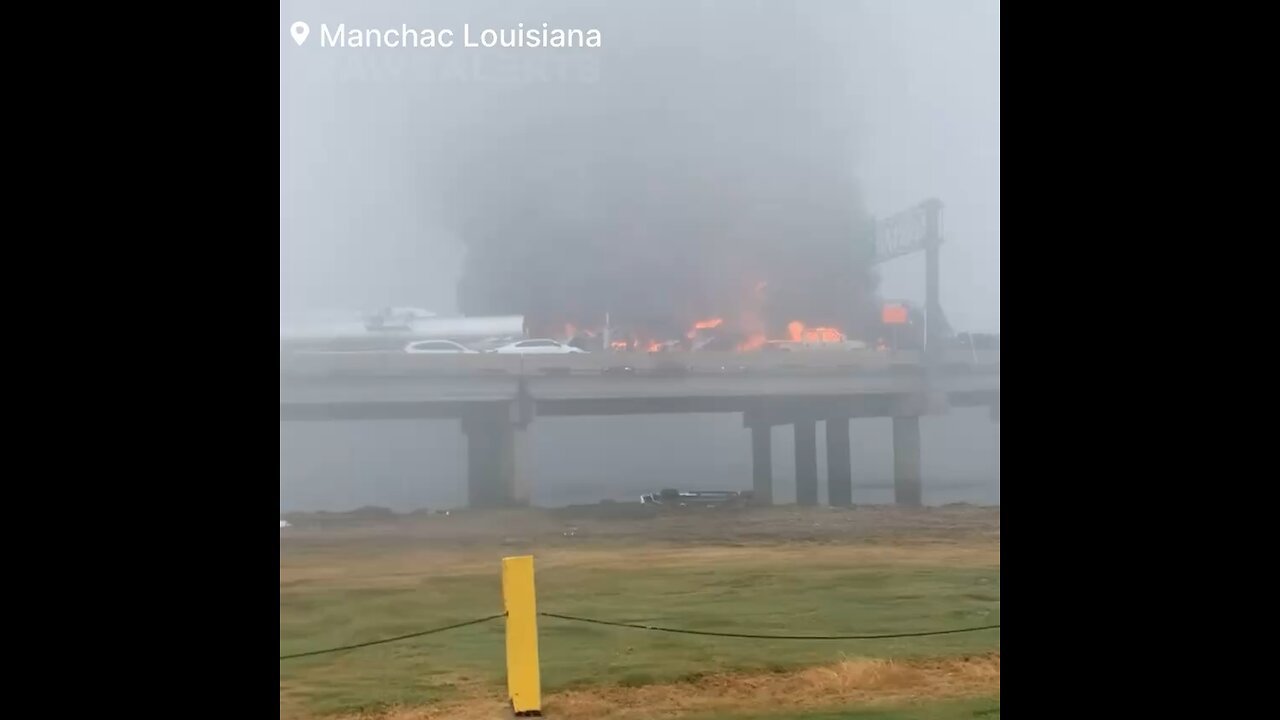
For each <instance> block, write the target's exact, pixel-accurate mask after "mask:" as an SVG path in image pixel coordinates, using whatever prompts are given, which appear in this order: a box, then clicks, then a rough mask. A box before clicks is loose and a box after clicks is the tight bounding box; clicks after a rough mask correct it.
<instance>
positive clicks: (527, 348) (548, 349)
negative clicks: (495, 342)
mask: <svg viewBox="0 0 1280 720" xmlns="http://www.w3.org/2000/svg"><path fill="white" fill-rule="evenodd" d="M489 352H495V353H503V354H511V355H568V354H570V353H585V352H586V350H583V349H581V348H576V347H573V346H572V345H565V344H564V343H562V342H558V341H556V340H548V339H546V338H537V339H534V340H520V341H519V342H513V343H508V344H507V345H503V346H502V347H498V348H494V349H493V350H490V351H489Z"/></svg>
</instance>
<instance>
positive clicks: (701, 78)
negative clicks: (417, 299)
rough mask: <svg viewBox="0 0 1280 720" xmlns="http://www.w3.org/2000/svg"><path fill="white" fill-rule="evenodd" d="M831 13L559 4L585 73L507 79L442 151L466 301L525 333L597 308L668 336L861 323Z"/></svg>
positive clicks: (862, 217)
mask: <svg viewBox="0 0 1280 720" xmlns="http://www.w3.org/2000/svg"><path fill="white" fill-rule="evenodd" d="M823 7H824V6H822V5H821V4H820V3H813V2H810V3H798V4H794V5H793V4H788V3H761V4H755V3H750V2H745V3H744V2H733V3H727V2H726V3H708V2H665V3H664V2H647V3H639V2H636V3H627V4H625V5H623V4H616V3H611V4H609V9H610V15H609V16H608V18H606V19H602V20H599V22H594V20H595V18H593V16H592V15H591V14H590V10H589V9H587V10H583V11H582V12H579V13H573V14H565V15H564V16H563V17H562V19H561V20H560V22H559V24H562V25H570V26H573V25H578V26H585V27H592V26H595V27H601V28H602V29H603V33H604V45H605V49H604V51H603V52H601V54H600V55H599V56H598V58H599V59H598V62H597V64H596V66H595V69H594V71H592V70H591V69H590V68H588V69H586V70H582V69H581V68H579V70H577V71H576V72H579V73H580V75H579V76H578V77H573V76H571V75H570V76H568V77H564V78H561V79H559V80H558V81H555V82H549V83H548V82H544V83H517V84H514V85H513V86H511V87H508V88H505V89H504V90H503V91H502V92H501V93H500V94H499V97H498V98H497V99H492V100H491V101H490V102H489V104H488V105H486V106H485V108H484V116H485V119H484V120H483V121H481V122H479V123H476V124H473V125H472V126H471V127H468V128H466V131H467V132H466V135H465V137H466V140H465V141H464V142H460V143H454V144H451V145H449V146H448V147H440V148H438V150H437V152H436V153H435V160H436V163H437V169H438V170H447V181H446V182H444V183H442V191H441V197H442V198H443V204H444V207H443V208H442V211H443V214H444V216H445V217H448V218H450V219H451V220H450V222H451V223H452V229H453V230H454V231H455V232H457V233H458V235H459V236H460V237H461V238H462V240H463V241H464V242H465V243H466V246H467V256H466V261H465V266H464V270H463V277H462V279H461V282H460V285H459V298H458V300H459V309H460V310H461V311H462V312H464V313H466V314H469V315H481V314H482V315H487V314H507V313H519V314H524V315H526V316H527V317H528V318H529V319H530V321H531V325H532V326H533V327H535V328H536V327H558V326H559V324H561V323H564V322H573V323H576V324H578V325H579V326H582V325H588V326H590V325H597V326H598V325H599V324H600V323H601V322H602V320H603V317H604V314H605V313H606V312H608V313H610V314H611V317H612V319H613V321H614V324H615V325H620V326H624V327H642V328H645V329H647V330H648V331H650V332H652V333H654V334H655V335H659V336H668V337H678V336H679V334H681V333H683V332H684V331H685V330H686V329H688V328H689V327H690V325H691V323H692V322H694V321H695V320H697V319H699V318H705V317H710V316H722V317H724V318H725V319H726V325H735V326H739V328H738V329H745V330H749V331H764V332H767V333H768V334H769V335H770V336H779V335H780V334H785V328H786V325H787V323H788V322H789V321H792V320H800V321H802V322H805V323H806V324H809V325H835V326H838V327H841V328H842V329H845V330H846V331H847V332H849V334H851V335H855V336H856V335H858V334H859V333H860V331H862V330H863V329H866V328H868V327H870V326H871V325H872V324H873V323H874V322H875V317H876V303H875V298H874V295H875V285H876V284H875V276H874V274H873V272H872V271H871V269H870V267H869V264H868V263H867V262H866V259H867V258H866V252H865V249H866V239H867V234H868V219H867V216H866V213H865V212H864V210H863V206H862V204H861V200H860V198H859V193H858V187H857V184H856V182H855V178H854V162H855V157H854V148H853V144H852V141H853V133H854V127H855V121H856V112H855V111H856V108H854V107H853V102H852V100H851V99H850V98H849V97H848V96H847V92H846V91H845V84H846V81H847V78H846V72H845V71H846V70H847V68H844V67H842V64H841V62H840V60H839V53H838V52H833V48H832V47H831V46H830V45H829V40H826V39H824V38H829V37H830V33H829V32H827V33H822V32H820V30H822V28H821V24H822V23H823V22H826V20H824V17H827V16H826V15H825V14H824V13H823V12H821V10H822V9H823ZM523 52H527V51H523ZM578 52H591V51H578ZM522 57H523V56H522ZM592 74H594V75H596V77H595V78H591V77H590V75H592ZM751 325H755V326H763V327H747V326H751Z"/></svg>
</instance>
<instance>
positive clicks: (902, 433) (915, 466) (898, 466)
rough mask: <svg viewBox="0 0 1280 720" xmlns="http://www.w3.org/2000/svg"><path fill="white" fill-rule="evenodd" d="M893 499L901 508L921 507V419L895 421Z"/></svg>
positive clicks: (896, 419)
mask: <svg viewBox="0 0 1280 720" xmlns="http://www.w3.org/2000/svg"><path fill="white" fill-rule="evenodd" d="M893 499H894V501H895V502H896V503H897V504H898V505H899V506H900V507H920V506H921V504H922V502H923V498H922V493H921V486H920V417H919V416H914V415H913V416H909V417H895V418H894V419H893Z"/></svg>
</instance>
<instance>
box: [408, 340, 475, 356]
mask: <svg viewBox="0 0 1280 720" xmlns="http://www.w3.org/2000/svg"><path fill="white" fill-rule="evenodd" d="M404 351H405V352H407V353H409V354H410V355H438V354H442V353H452V354H455V355H456V354H459V353H466V354H468V355H475V354H477V351H476V350H472V349H471V348H469V347H466V346H464V345H459V344H458V343H456V342H454V341H452V340H419V341H417V342H411V343H409V344H408V345H406V346H405V347H404Z"/></svg>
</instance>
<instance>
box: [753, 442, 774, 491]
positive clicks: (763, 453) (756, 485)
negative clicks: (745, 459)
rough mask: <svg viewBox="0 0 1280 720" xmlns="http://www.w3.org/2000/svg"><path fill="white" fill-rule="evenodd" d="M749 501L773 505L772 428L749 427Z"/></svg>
mask: <svg viewBox="0 0 1280 720" xmlns="http://www.w3.org/2000/svg"><path fill="white" fill-rule="evenodd" d="M751 499H752V502H753V503H754V504H756V505H772V504H773V426H771V425H762V424H757V425H752V426H751Z"/></svg>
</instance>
